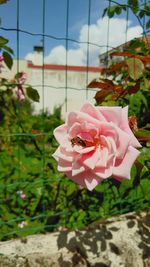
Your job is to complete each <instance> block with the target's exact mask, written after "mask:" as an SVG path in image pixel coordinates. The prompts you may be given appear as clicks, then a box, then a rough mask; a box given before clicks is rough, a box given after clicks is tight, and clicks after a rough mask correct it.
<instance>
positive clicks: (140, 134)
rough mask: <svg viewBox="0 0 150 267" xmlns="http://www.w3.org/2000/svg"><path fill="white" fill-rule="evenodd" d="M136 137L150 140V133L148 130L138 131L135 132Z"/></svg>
mask: <svg viewBox="0 0 150 267" xmlns="http://www.w3.org/2000/svg"><path fill="white" fill-rule="evenodd" d="M135 136H136V137H143V138H150V131H148V130H138V131H136V132H135Z"/></svg>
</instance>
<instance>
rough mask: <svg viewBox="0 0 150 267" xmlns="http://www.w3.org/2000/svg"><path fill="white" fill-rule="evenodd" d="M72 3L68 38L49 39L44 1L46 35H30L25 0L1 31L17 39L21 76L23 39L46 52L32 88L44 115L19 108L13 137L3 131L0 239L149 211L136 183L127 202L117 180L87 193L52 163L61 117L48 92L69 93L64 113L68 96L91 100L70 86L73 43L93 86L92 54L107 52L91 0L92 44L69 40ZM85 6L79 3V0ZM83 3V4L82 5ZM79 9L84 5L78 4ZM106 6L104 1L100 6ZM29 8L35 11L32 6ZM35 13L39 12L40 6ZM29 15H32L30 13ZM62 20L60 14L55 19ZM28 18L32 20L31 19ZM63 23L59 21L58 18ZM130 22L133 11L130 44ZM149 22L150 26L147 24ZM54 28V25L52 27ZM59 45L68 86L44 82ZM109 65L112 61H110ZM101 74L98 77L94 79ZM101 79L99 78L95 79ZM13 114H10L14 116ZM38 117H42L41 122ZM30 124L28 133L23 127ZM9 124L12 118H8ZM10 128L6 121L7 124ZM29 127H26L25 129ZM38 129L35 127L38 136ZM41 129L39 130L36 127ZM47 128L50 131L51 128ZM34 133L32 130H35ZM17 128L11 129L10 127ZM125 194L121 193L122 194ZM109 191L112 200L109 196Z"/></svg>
mask: <svg viewBox="0 0 150 267" xmlns="http://www.w3.org/2000/svg"><path fill="white" fill-rule="evenodd" d="M70 1H71V0H66V1H63V2H64V5H65V9H66V17H65V35H64V36H55V35H50V34H47V31H46V28H47V17H46V14H47V12H46V10H47V4H48V0H47V1H46V0H41V3H42V19H41V20H40V23H41V29H42V31H41V32H31V31H26V30H24V29H22V28H21V26H20V16H21V14H20V6H21V4H22V1H20V0H16V28H6V27H3V26H1V32H2V35H4V36H5V33H7V34H8V36H9V33H13V34H14V33H15V34H16V58H17V59H16V60H17V72H20V52H21V51H20V49H21V48H20V36H21V35H24V36H26V38H30V37H35V38H38V40H39V39H40V41H41V43H42V47H43V51H42V68H41V73H40V75H41V79H40V83H39V82H38V81H37V83H36V84H32V86H33V87H36V88H37V90H38V88H39V87H40V88H41V92H42V93H41V103H42V112H41V113H40V115H37V114H32V115H31V114H30V115H29V117H27V113H26V114H25V113H23V112H24V111H23V107H22V105H21V104H18V105H17V107H16V116H17V123H18V124H17V125H15V127H14V129H13V131H11V132H10V129H9V126H10V124H9V123H10V122H8V128H7V131H6V132H0V136H1V139H2V142H3V144H2V143H0V144H1V148H0V240H7V239H9V238H12V237H18V236H25V235H29V234H35V233H39V232H42V233H44V232H46V231H53V230H58V229H59V228H60V227H68V228H77V227H79V228H80V227H83V226H84V225H87V224H88V223H91V222H92V221H94V220H97V219H99V218H102V217H103V218H104V217H107V216H111V215H115V214H121V213H124V212H127V211H131V210H133V207H135V203H136V208H137V209H138V208H139V207H141V206H140V205H141V203H142V205H143V206H142V207H147V206H148V202H147V201H146V199H145V198H144V193H142V191H141V192H140V194H139V192H138V190H139V188H138V189H137V188H136V182H134V183H133V182H132V183H131V184H130V183H129V182H128V183H127V184H125V185H124V186H126V187H128V192H129V194H128V195H127V196H126V195H125V194H124V195H123V196H124V197H123V198H122V195H121V192H122V191H123V190H124V187H123V186H122V188H121V189H120V191H119V190H117V188H119V187H120V183H118V182H117V181H116V182H115V181H112V180H109V181H105V182H103V183H102V185H100V186H99V188H98V189H97V190H96V191H93V192H87V190H83V189H81V188H79V187H78V186H77V185H75V184H74V183H73V182H71V181H69V180H68V179H67V178H65V177H64V175H63V174H60V173H58V172H57V168H56V163H55V161H54V160H53V159H52V156H51V155H52V153H53V152H54V150H55V149H56V147H57V144H56V141H55V140H54V138H53V129H54V128H55V127H56V126H58V125H59V123H61V121H62V120H61V118H60V117H59V109H55V115H53V114H51V115H49V114H48V113H47V110H46V107H45V90H46V88H47V89H48V90H51V89H53V90H57V89H58V90H57V92H58V94H59V92H60V91H62V90H63V91H64V95H65V111H66V112H67V111H68V92H69V90H73V92H76V91H78V99H79V101H80V93H81V92H82V91H84V93H85V100H87V99H89V100H90V97H91V96H90V95H89V91H88V90H86V88H83V87H81V88H76V87H75V86H74V84H72V86H70V84H68V53H67V51H68V49H69V47H70V44H75V45H76V44H83V45H86V66H85V68H86V78H85V80H86V81H85V84H88V82H89V78H90V77H89V66H90V60H89V51H90V47H91V46H95V47H102V45H98V44H97V43H94V42H93V43H92V42H91V40H90V25H91V9H92V4H93V2H94V1H96V0H87V1H86V4H87V10H88V12H87V19H86V21H87V24H88V30H87V40H86V41H82V40H81V41H79V40H78V39H77V38H76V39H73V38H70V37H69V36H70V35H69V19H70V17H71V16H72V14H70ZM79 2H80V1H79ZM81 2H82V1H81ZM112 2H113V1H111V0H109V1H105V6H109V7H110V6H111V4H112ZM79 5H80V4H79ZM99 6H101V0H100V1H99ZM28 8H30V6H29V7H28ZM35 8H36V7H35ZM26 16H28V15H27V14H26ZM55 16H57V10H56V14H55ZM26 19H27V18H26ZM58 20H59V18H58ZM128 20H129V9H127V11H126V34H125V40H124V42H126V41H127V31H128V27H129V24H128ZM110 23H111V20H110V19H108V25H107V43H106V44H104V45H103V46H104V47H106V49H105V51H106V53H108V51H109V50H110V49H112V48H114V47H111V46H110V44H109V36H110ZM143 23H145V22H143ZM53 27H55V25H53ZM52 40H56V41H58V42H62V41H63V42H64V44H65V49H66V56H65V84H64V86H62V87H60V86H57V85H55V84H51V85H47V84H46V81H45V72H46V68H45V62H44V58H45V56H46V52H45V50H46V48H45V47H46V44H47V41H52ZM107 64H108V62H107ZM95 75H97V74H95ZM95 78H96V77H95ZM10 112H11V111H10ZM38 116H39V117H38ZM23 120H26V125H27V124H28V123H29V124H30V126H26V128H25V130H24V129H23V128H21V127H20V124H21V123H23ZM8 121H9V118H8ZM6 123H7V121H6ZM24 127H25V126H24ZM33 127H35V129H34V131H33ZM36 127H37V128H36ZM48 127H49V128H50V129H48ZM31 128H32V131H31ZM11 129H12V128H11ZM132 172H133V176H136V170H135V169H133V171H132ZM131 188H135V190H134V194H132V197H131V196H130V189H131ZM121 190H122V191H121ZM108 191H109V195H108V194H107V193H108Z"/></svg>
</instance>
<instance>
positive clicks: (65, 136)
mask: <svg viewBox="0 0 150 267" xmlns="http://www.w3.org/2000/svg"><path fill="white" fill-rule="evenodd" d="M54 136H55V138H56V140H57V141H58V143H59V144H60V145H59V147H58V149H57V150H56V151H55V153H54V154H53V157H54V158H55V159H56V160H57V161H58V170H59V171H62V172H64V173H65V174H66V176H68V177H69V178H70V179H72V180H73V181H75V182H76V183H78V184H79V185H81V186H83V187H87V188H88V189H89V190H92V189H93V188H94V187H95V186H97V185H98V184H99V183H100V182H101V181H102V180H103V179H106V178H108V177H113V178H115V179H117V180H120V181H121V180H122V179H124V178H127V179H130V171H131V167H132V165H133V163H134V161H135V160H136V158H137V157H138V155H139V154H140V152H139V151H138V150H137V149H136V148H140V147H141V145H140V143H139V142H138V140H137V139H136V138H135V136H134V134H133V133H132V131H131V129H130V127H129V124H128V107H125V108H121V107H103V106H102V107H95V106H93V105H91V104H90V103H86V104H84V105H83V106H82V108H81V110H80V111H76V112H70V113H69V114H68V118H67V120H66V123H65V124H63V125H61V126H59V127H57V128H56V129H55V130H54Z"/></svg>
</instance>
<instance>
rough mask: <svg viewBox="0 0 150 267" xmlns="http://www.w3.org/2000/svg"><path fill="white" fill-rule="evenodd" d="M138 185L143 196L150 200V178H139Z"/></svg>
mask: <svg viewBox="0 0 150 267" xmlns="http://www.w3.org/2000/svg"><path fill="white" fill-rule="evenodd" d="M140 185H141V187H142V192H143V194H144V197H145V198H146V199H147V200H150V180H148V179H143V180H141V183H140Z"/></svg>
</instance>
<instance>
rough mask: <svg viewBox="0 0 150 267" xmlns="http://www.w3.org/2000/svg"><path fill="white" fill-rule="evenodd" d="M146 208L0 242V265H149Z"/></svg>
mask: <svg viewBox="0 0 150 267" xmlns="http://www.w3.org/2000/svg"><path fill="white" fill-rule="evenodd" d="M149 230H150V211H149V210H145V211H142V212H139V213H129V214H126V215H121V216H116V217H112V218H110V219H107V220H105V221H101V222H96V223H93V224H91V225H90V226H89V227H88V228H87V229H85V230H84V231H79V230H76V231H67V230H66V229H62V230H61V231H60V232H55V233H49V234H45V235H44V234H43V235H34V236H29V237H27V238H25V239H22V240H19V239H17V240H11V241H6V242H0V267H58V266H59V267H150V231H149Z"/></svg>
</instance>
